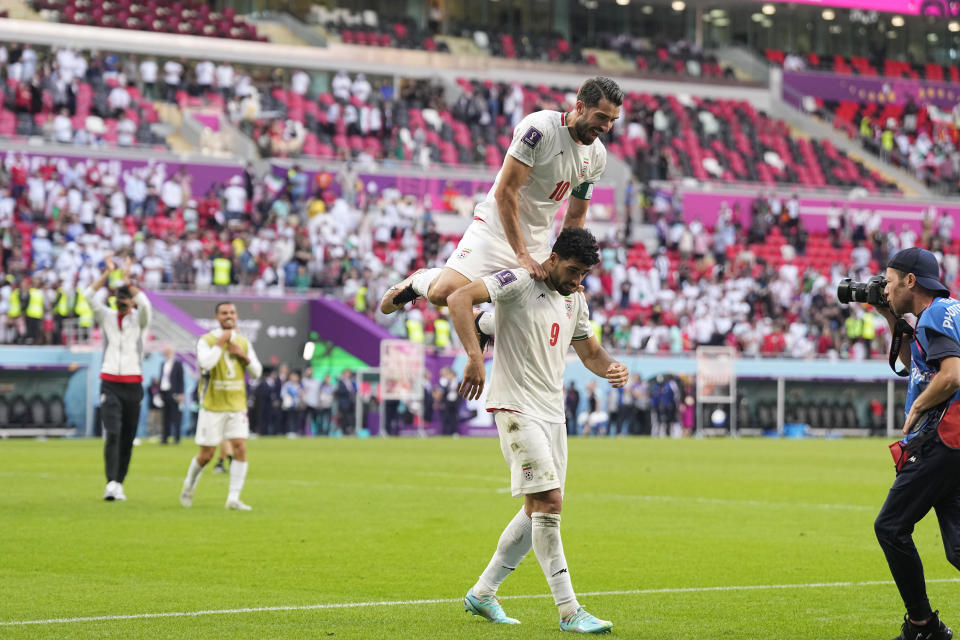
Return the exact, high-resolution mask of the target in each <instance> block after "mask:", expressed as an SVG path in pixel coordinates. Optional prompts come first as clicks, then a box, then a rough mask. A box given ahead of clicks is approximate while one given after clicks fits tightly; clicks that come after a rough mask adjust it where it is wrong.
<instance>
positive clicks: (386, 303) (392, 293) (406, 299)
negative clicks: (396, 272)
mask: <svg viewBox="0 0 960 640" xmlns="http://www.w3.org/2000/svg"><path fill="white" fill-rule="evenodd" d="M422 271H424V270H423V269H417V270H416V271H414V272H413V273H411V274H410V275H409V276H407V277H406V278H404V279H403V280H401V281H400V282H398V283H397V284H395V285H393V286H392V287H390V288H389V289H387V292H386V293H385V294H383V298H382V299H381V300H380V312H381V313H383V314H384V315H390V314H391V313H394V312H396V311H399V310H400V309H402V308H403V307H404V306H405V305H406V304H407V303H410V302H413V301H414V300H416V299H417V298H419V297H420V294H419V293H417V292H416V291H414V290H413V279H414V278H415V277H416V276H417V275H418V274H420V272H422Z"/></svg>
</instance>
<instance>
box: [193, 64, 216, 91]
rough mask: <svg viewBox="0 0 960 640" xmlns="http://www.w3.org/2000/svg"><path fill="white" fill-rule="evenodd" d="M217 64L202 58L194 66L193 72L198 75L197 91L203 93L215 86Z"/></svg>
mask: <svg viewBox="0 0 960 640" xmlns="http://www.w3.org/2000/svg"><path fill="white" fill-rule="evenodd" d="M216 70H217V68H216V66H215V65H214V64H213V63H212V62H210V61H209V60H201V61H200V62H198V63H197V66H196V67H194V68H193V73H194V75H195V76H196V77H197V91H198V93H199V94H200V95H203V94H205V93H207V92H208V91H210V89H211V88H212V87H213V76H214V74H215V73H216Z"/></svg>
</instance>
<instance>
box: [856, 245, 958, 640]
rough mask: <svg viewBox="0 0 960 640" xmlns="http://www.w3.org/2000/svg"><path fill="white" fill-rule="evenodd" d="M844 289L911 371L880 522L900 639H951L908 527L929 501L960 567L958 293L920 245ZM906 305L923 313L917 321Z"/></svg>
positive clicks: (893, 356) (894, 357) (878, 528)
mask: <svg viewBox="0 0 960 640" xmlns="http://www.w3.org/2000/svg"><path fill="white" fill-rule="evenodd" d="M880 287H882V289H880ZM837 296H838V298H840V301H841V302H850V301H851V300H852V301H857V302H870V303H871V304H873V305H874V306H875V307H877V309H878V310H879V311H880V313H881V314H882V315H883V316H884V317H885V318H886V320H887V322H888V323H889V325H890V329H891V333H892V334H893V336H894V338H893V344H892V346H891V350H890V364H891V367H895V365H896V360H897V359H899V360H900V362H901V363H903V364H904V365H908V366H909V371H908V372H907V371H898V373H899V374H900V375H902V376H906V375H909V387H908V389H907V401H906V412H907V417H906V422H905V424H904V427H903V433H904V436H905V437H904V438H903V439H902V440H900V441H898V442H895V443H894V444H893V445H891V446H890V450H891V452H892V453H893V457H894V461H895V463H896V468H897V476H896V479H895V480H894V481H893V486H892V487H890V492H889V493H888V494H887V499H886V501H885V502H884V504H883V507H882V508H881V510H880V513H879V515H878V516H877V519H876V522H875V523H874V529H875V530H876V534H877V539H878V541H879V542H880V546H881V547H882V548H883V552H884V554H885V555H886V558H887V564H888V565H889V566H890V572H891V573H892V574H893V579H894V582H896V585H897V588H898V589H899V591H900V596H901V597H902V598H903V602H904V605H905V606H906V609H907V613H906V615H905V616H904V621H903V626H902V628H901V632H900V635H899V636H898V637H897V639H895V640H950V639H951V638H953V631H952V630H951V629H950V628H949V627H947V626H946V625H945V624H944V623H943V622H942V621H941V620H940V616H939V611H934V610H933V609H932V608H931V606H930V601H929V600H928V599H927V590H926V583H925V581H924V577H923V566H922V564H921V562H920V555H919V553H918V552H917V548H916V547H915V546H914V543H913V538H912V535H911V534H912V533H913V528H914V525H916V523H917V522H919V521H920V520H921V519H922V518H923V517H924V516H925V515H926V514H927V513H928V512H929V511H930V509H931V508H932V509H933V510H934V511H935V512H936V514H937V520H938V521H939V523H940V533H941V537H942V538H943V545H944V548H945V550H946V554H947V560H949V561H950V563H951V564H953V565H954V566H955V567H957V568H960V402H958V400H960V317H958V316H960V302H958V301H957V300H955V299H953V298H951V297H950V291H949V290H948V289H947V288H946V287H945V286H944V285H943V284H942V283H941V281H940V265H939V264H937V259H936V257H935V256H934V255H933V254H932V253H931V252H929V251H927V250H925V249H921V248H919V247H911V248H909V249H904V250H902V251H900V252H898V253H897V254H896V255H895V256H894V257H893V258H892V259H891V260H890V262H888V263H887V270H886V278H885V281H884V279H882V278H878V277H874V278H871V279H870V280H869V281H868V282H867V283H850V282H844V283H842V284H841V285H840V288H839V289H838V291H837ZM905 314H913V315H914V316H915V317H916V318H917V322H916V326H915V327H911V326H910V325H909V324H908V323H907V322H906V320H904V319H903V316H904V315H905ZM904 338H907V339H906V340H904ZM911 338H912V339H911ZM894 370H895V371H896V368H895V369H894Z"/></svg>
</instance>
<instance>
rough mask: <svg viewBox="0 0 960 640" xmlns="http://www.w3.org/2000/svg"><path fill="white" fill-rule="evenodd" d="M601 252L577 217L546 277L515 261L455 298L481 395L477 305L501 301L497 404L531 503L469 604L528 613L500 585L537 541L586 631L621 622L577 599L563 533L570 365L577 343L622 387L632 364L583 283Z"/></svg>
mask: <svg viewBox="0 0 960 640" xmlns="http://www.w3.org/2000/svg"><path fill="white" fill-rule="evenodd" d="M599 260H600V257H599V249H598V247H597V242H596V240H595V239H594V238H593V235H591V233H590V232H589V231H587V230H586V229H582V228H577V227H567V228H566V229H564V230H563V231H562V232H561V233H560V236H559V237H558V238H557V241H556V243H555V244H554V245H553V251H552V252H551V253H550V257H549V258H547V259H546V260H545V261H544V262H543V263H542V265H539V266H540V267H541V268H542V269H543V272H544V274H545V278H544V279H543V280H542V281H538V280H536V279H535V278H534V277H533V275H532V274H531V273H530V272H529V271H527V270H526V269H507V270H503V271H500V272H499V273H496V274H493V275H490V276H486V277H483V278H480V279H478V280H474V281H473V282H471V283H470V284H469V285H467V286H465V287H463V288H461V289H459V290H458V291H456V292H454V293H453V294H451V295H450V298H449V300H448V302H449V306H450V315H451V316H452V317H453V324H454V327H455V328H456V330H457V333H458V334H459V335H460V339H461V341H462V342H463V345H464V348H465V349H466V350H467V355H468V356H469V360H468V362H467V366H466V369H465V370H464V374H463V383H462V384H461V385H460V393H461V395H462V396H464V397H465V398H467V399H475V398H478V397H480V394H481V393H482V391H483V385H484V376H485V371H484V364H483V352H482V351H481V350H480V344H479V340H478V338H477V335H476V333H475V330H474V322H473V318H472V309H473V306H474V305H476V304H480V303H482V302H494V303H495V304H496V305H497V313H496V335H497V341H496V344H495V345H494V357H493V374H492V377H491V383H490V393H489V395H488V396H487V411H491V412H493V414H494V421H495V422H496V424H497V432H498V433H499V435H500V448H501V450H502V451H503V457H504V458H505V460H506V461H507V465H508V466H509V467H510V485H511V490H512V493H513V496H514V497H519V496H521V495H522V496H523V497H524V502H523V508H522V509H521V510H520V512H519V513H517V515H515V516H514V517H513V519H512V520H511V521H510V523H509V524H508V525H507V528H506V529H504V531H503V533H502V534H501V536H500V541H499V543H498V544H497V550H496V552H495V553H494V555H493V558H492V559H491V560H490V563H489V564H488V565H487V568H486V569H485V570H484V571H483V573H482V574H481V575H480V578H479V579H478V580H477V583H476V584H475V585H474V586H473V588H471V589H470V590H469V591H468V592H467V595H466V597H465V598H464V600H463V602H464V606H465V608H466V610H467V611H469V612H471V613H473V614H474V615H480V616H483V617H484V618H486V619H487V620H490V621H491V622H499V623H507V624H517V623H518V621H517V620H515V619H513V618H509V617H507V615H506V614H505V613H504V612H503V608H502V607H501V606H500V602H499V600H497V597H496V593H497V588H498V587H499V586H500V584H501V583H502V582H503V581H504V580H505V579H506V577H507V576H508V575H510V573H511V572H512V571H513V570H514V569H516V567H517V565H518V564H520V561H521V560H522V559H523V558H524V556H526V555H527V552H528V551H529V550H530V549H531V547H532V548H533V553H534V554H535V555H536V556H537V560H538V561H539V562H540V567H541V568H542V569H543V573H544V575H545V576H546V578H547V584H549V585H550V591H551V592H552V593H553V599H554V602H555V603H556V605H557V609H558V611H559V614H560V628H561V629H562V630H564V631H575V632H580V633H605V632H607V631H610V630H611V629H612V628H613V623H611V622H608V621H606V620H599V619H597V618H595V617H594V616H592V615H591V614H589V613H587V612H586V611H585V610H584V608H583V607H581V606H580V604H579V603H578V602H577V598H576V596H575V595H574V592H573V585H572V583H571V581H570V572H569V571H568V570H567V561H566V558H565V557H564V555H563V544H562V543H561V540H560V507H561V503H562V498H563V485H564V481H565V479H566V471H567V439H566V438H567V431H566V424H565V416H564V405H563V373H564V367H565V360H566V352H567V349H568V347H569V345H570V344H573V347H574V349H575V350H576V352H577V355H578V356H579V357H580V360H582V361H583V363H584V364H585V365H586V367H587V368H588V369H590V371H592V372H594V373H595V374H597V375H598V376H602V377H604V378H606V379H607V380H609V381H610V384H611V386H613V387H617V388H619V387H622V386H623V385H624V384H626V382H627V379H628V378H629V372H628V371H627V368H626V367H625V366H624V365H622V364H620V363H619V362H616V361H615V360H614V359H613V358H611V357H610V355H609V354H608V353H607V352H606V351H605V350H604V349H603V347H601V346H600V344H599V343H598V342H597V339H596V337H595V336H594V334H593V329H592V327H591V326H590V319H589V315H588V310H587V301H586V298H585V297H584V295H583V293H581V292H580V291H579V287H580V282H581V280H583V277H584V276H585V275H586V274H587V273H588V272H589V271H590V269H591V268H592V267H593V266H594V265H595V264H597V262H599Z"/></svg>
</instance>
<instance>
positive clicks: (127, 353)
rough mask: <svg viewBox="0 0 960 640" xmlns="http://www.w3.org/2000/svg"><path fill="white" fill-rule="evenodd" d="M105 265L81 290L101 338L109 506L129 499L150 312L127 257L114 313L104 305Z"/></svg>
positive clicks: (108, 270)
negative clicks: (128, 479)
mask: <svg viewBox="0 0 960 640" xmlns="http://www.w3.org/2000/svg"><path fill="white" fill-rule="evenodd" d="M104 262H105V265H106V268H105V269H104V271H103V273H102V274H101V275H100V277H99V278H97V279H96V281H94V282H93V284H91V285H90V286H89V287H87V289H86V290H84V291H83V297H84V298H85V299H86V301H87V303H88V304H89V305H90V308H91V309H92V311H93V317H94V319H95V320H96V322H97V324H99V325H100V331H101V333H102V334H103V365H102V366H101V368H100V419H101V420H102V422H103V430H104V432H105V433H106V440H105V444H104V448H103V458H104V464H105V467H106V474H107V487H106V489H105V490H104V492H103V499H104V500H111V501H112V500H126V499H127V496H126V495H125V494H124V492H123V481H124V479H125V478H126V476H127V471H128V469H129V468H130V456H131V454H132V453H133V440H134V438H136V436H137V426H138V425H139V424H140V404H141V401H142V400H143V373H142V369H141V364H142V359H143V340H144V337H145V336H146V334H147V329H148V327H149V326H150V318H151V316H152V315H153V309H152V307H151V306H150V300H149V299H148V298H147V295H146V294H145V293H143V292H142V291H140V289H139V288H138V287H137V286H136V285H134V284H132V283H131V282H130V280H129V277H130V267H131V266H132V264H133V262H132V259H131V258H130V257H127V260H126V264H125V265H124V267H123V270H122V271H121V272H120V278H119V280H118V282H119V283H120V284H119V286H118V287H117V289H116V291H115V293H114V296H115V301H116V307H117V308H116V310H114V309H112V308H110V307H109V306H107V305H105V304H104V302H103V299H102V297H101V296H98V295H97V293H98V292H99V291H100V289H102V288H103V286H104V284H106V282H107V278H110V277H111V274H112V273H114V272H115V271H117V269H116V266H115V265H114V262H113V256H112V255H108V256H107V258H106V260H105V261H104ZM111 279H112V278H111Z"/></svg>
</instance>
